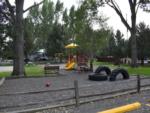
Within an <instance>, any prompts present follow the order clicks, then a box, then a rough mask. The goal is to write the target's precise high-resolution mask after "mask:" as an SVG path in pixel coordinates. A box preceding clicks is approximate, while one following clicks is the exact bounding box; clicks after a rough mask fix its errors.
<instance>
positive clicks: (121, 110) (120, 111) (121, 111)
mask: <svg viewBox="0 0 150 113" xmlns="http://www.w3.org/2000/svg"><path fill="white" fill-rule="evenodd" d="M140 107H141V104H140V103H139V102H135V103H133V104H128V105H125V106H121V107H117V108H114V109H110V110H106V111H102V112H98V113H125V112H129V111H133V110H136V109H138V108H140Z"/></svg>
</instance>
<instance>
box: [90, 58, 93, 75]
mask: <svg viewBox="0 0 150 113" xmlns="http://www.w3.org/2000/svg"><path fill="white" fill-rule="evenodd" d="M90 70H91V71H92V72H93V58H91V59H90Z"/></svg>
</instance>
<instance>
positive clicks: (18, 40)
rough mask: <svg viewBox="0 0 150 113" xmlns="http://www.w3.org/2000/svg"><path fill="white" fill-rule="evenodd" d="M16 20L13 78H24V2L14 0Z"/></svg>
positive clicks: (22, 0)
mask: <svg viewBox="0 0 150 113" xmlns="http://www.w3.org/2000/svg"><path fill="white" fill-rule="evenodd" d="M15 2H16V18H15V34H16V37H15V39H14V49H15V50H14V53H15V55H14V65H13V73H12V75H15V76H24V72H25V71H24V36H23V4H24V0H16V1H15Z"/></svg>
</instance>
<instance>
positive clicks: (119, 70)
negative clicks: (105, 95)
mask: <svg viewBox="0 0 150 113" xmlns="http://www.w3.org/2000/svg"><path fill="white" fill-rule="evenodd" d="M119 74H121V75H122V76H123V79H129V78H130V76H129V73H128V72H127V70H125V69H123V68H117V69H114V70H113V71H112V73H111V76H110V78H109V80H110V81H115V80H116V78H117V76H118V75H119Z"/></svg>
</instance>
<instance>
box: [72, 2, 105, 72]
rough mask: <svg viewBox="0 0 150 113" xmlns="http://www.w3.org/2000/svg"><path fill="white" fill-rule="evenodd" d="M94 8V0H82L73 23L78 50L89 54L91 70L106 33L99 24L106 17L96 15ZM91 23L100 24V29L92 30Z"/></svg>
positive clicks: (95, 7)
mask: <svg viewBox="0 0 150 113" xmlns="http://www.w3.org/2000/svg"><path fill="white" fill-rule="evenodd" d="M96 9H97V5H96V2H95V1H93V0H84V1H82V2H81V5H80V7H79V8H78V9H77V10H76V12H75V15H74V25H73V28H74V33H75V35H76V42H77V43H78V44H79V45H80V52H81V53H85V54H87V55H88V56H90V68H91V70H93V59H94V56H95V55H96V54H97V53H98V52H99V50H100V48H101V47H102V45H103V44H104V43H105V41H106V40H105V39H106V36H107V33H108V32H107V29H104V27H103V26H101V25H102V24H103V23H105V21H106V19H105V18H104V17H102V16H101V15H100V16H98V12H97V10H96ZM72 17H73V16H72ZM93 23H97V24H100V28H101V29H98V30H93ZM105 27H106V26H105ZM106 28H107V27H106Z"/></svg>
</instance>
